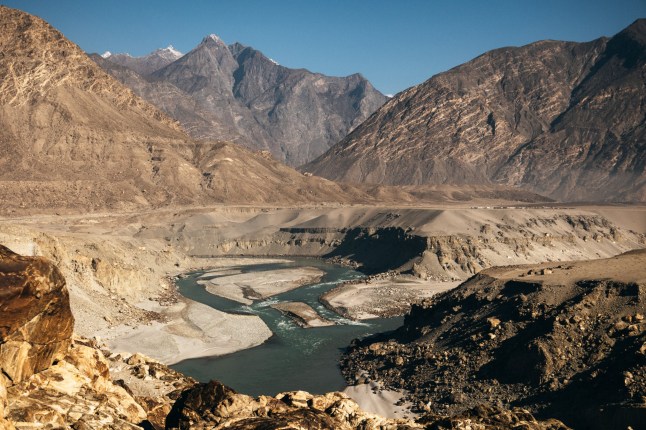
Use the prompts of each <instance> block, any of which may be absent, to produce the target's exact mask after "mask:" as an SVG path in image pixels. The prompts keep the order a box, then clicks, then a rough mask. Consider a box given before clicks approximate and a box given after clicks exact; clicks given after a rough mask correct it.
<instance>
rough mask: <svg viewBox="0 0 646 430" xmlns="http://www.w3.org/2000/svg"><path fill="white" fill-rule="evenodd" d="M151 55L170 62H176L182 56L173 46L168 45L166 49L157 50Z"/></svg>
mask: <svg viewBox="0 0 646 430" xmlns="http://www.w3.org/2000/svg"><path fill="white" fill-rule="evenodd" d="M152 54H155V55H158V56H160V57H163V58H168V59H172V60H177V59H178V58H179V57H181V56H183V55H184V54H182V53H181V52H179V51H178V50H177V49H175V48H174V47H173V45H168V46H167V47H166V48H159V49H157V50H156V51H155V52H153V53H152ZM152 54H151V55H152Z"/></svg>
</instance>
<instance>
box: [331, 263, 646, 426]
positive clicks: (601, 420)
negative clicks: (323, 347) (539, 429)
mask: <svg viewBox="0 0 646 430" xmlns="http://www.w3.org/2000/svg"><path fill="white" fill-rule="evenodd" d="M645 292H646V251H645V250H639V251H631V252H628V253H625V254H622V255H620V256H617V257H614V258H610V259H606V260H597V261H595V260H591V261H584V262H569V263H558V264H556V263H544V264H541V265H538V266H509V267H498V268H493V269H488V270H485V271H483V272H481V273H479V274H478V275H476V276H474V277H472V278H471V279H470V280H468V281H467V282H465V283H463V284H462V285H460V286H459V287H458V288H456V289H454V290H451V291H449V292H447V293H444V294H441V295H439V296H436V297H434V298H433V299H431V300H429V301H427V302H425V303H423V304H421V305H416V306H413V309H412V310H411V312H410V314H408V315H407V316H406V319H405V322H404V325H403V326H402V327H401V328H400V329H398V330H397V331H395V332H393V333H390V334H384V335H381V336H379V337H377V338H373V339H368V340H364V341H360V342H358V343H357V344H355V345H354V346H353V347H352V348H351V349H350V351H349V352H348V354H347V355H346V356H345V358H344V360H343V363H342V367H343V370H344V374H345V375H346V377H347V378H348V380H349V381H353V380H354V378H355V377H356V375H369V377H370V378H372V379H376V380H379V381H382V382H385V383H386V386H388V387H392V388H400V389H401V388H403V389H406V390H408V392H409V393H410V400H412V401H413V402H414V404H416V405H417V408H418V410H420V411H422V412H423V411H429V412H431V413H440V414H443V415H449V416H450V415H454V414H463V413H464V412H465V411H466V410H469V409H471V408H473V407H475V406H477V405H482V404H489V405H490V406H495V407H503V408H505V409H508V408H512V407H523V408H527V409H529V410H530V411H532V413H534V414H535V415H536V416H537V417H544V418H547V417H555V418H558V419H560V420H562V421H563V422H565V423H566V424H568V425H571V426H573V427H581V428H591V429H606V428H627V427H628V426H632V428H641V427H640V426H643V423H644V422H645V421H644V417H646V401H645V399H646V316H645V315H646V300H645V297H644V294H645Z"/></svg>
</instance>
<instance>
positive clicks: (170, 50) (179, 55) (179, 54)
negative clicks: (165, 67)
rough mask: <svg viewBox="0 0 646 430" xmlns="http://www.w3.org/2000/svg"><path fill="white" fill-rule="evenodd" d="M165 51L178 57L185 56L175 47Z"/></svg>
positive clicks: (170, 46)
mask: <svg viewBox="0 0 646 430" xmlns="http://www.w3.org/2000/svg"><path fill="white" fill-rule="evenodd" d="M165 49H166V51H168V52H170V53H171V54H173V55H176V56H177V57H181V56H182V55H184V54H182V53H181V52H179V51H178V50H177V49H175V47H174V46H173V45H168V46H167V47H166V48H165Z"/></svg>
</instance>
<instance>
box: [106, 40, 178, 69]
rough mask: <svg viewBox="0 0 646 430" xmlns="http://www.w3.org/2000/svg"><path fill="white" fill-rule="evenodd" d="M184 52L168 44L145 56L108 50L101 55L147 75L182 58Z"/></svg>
mask: <svg viewBox="0 0 646 430" xmlns="http://www.w3.org/2000/svg"><path fill="white" fill-rule="evenodd" d="M182 55H183V54H182V53H181V52H179V51H178V50H177V49H175V48H173V45H168V47H166V48H160V49H157V50H155V51H153V52H151V53H150V54H148V55H144V56H143V57H133V56H131V55H130V54H112V53H111V52H109V51H108V52H106V53H104V54H103V55H101V57H103V58H107V59H109V60H110V61H111V62H113V63H116V64H119V65H121V66H124V67H127V68H129V69H132V70H134V71H135V72H137V73H139V74H142V75H147V74H149V73H152V72H154V71H155V70H157V69H161V68H162V67H164V66H167V65H169V64H170V63H172V62H173V61H175V60H177V59H178V58H180V57H181V56H182Z"/></svg>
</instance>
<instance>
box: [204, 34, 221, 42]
mask: <svg viewBox="0 0 646 430" xmlns="http://www.w3.org/2000/svg"><path fill="white" fill-rule="evenodd" d="M207 40H213V41H215V42H220V43H224V42H222V39H220V38H219V37H218V35H217V34H213V33H211V34H209V35H208V36H206V37H205V38H204V41H205V42H206V41H207Z"/></svg>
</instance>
